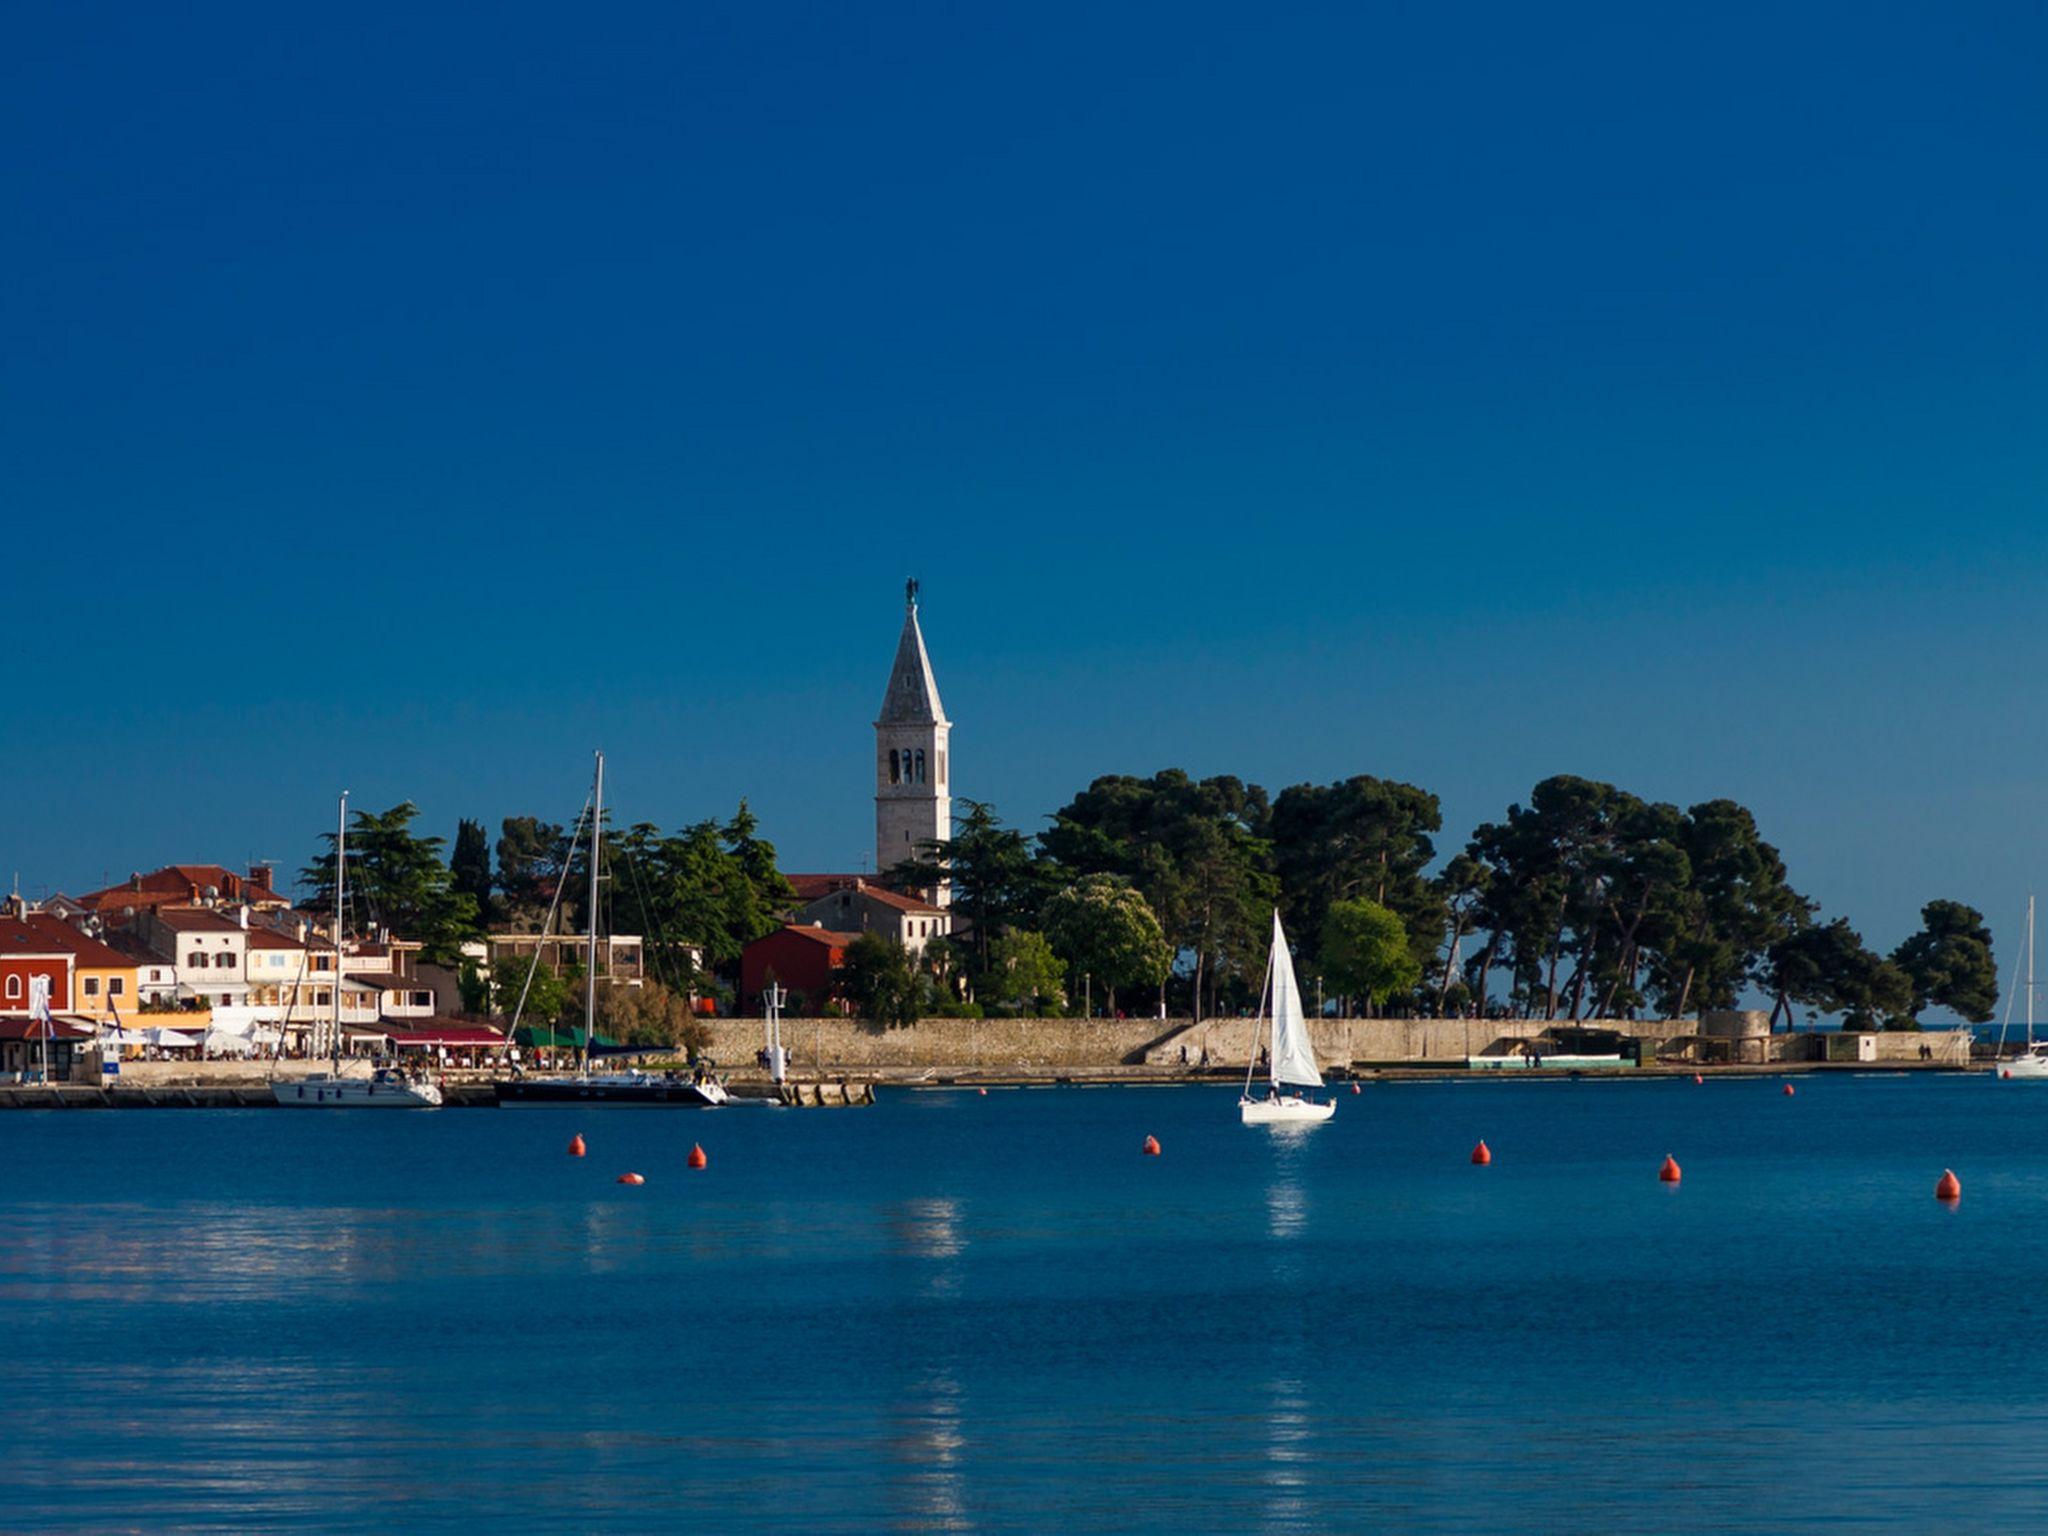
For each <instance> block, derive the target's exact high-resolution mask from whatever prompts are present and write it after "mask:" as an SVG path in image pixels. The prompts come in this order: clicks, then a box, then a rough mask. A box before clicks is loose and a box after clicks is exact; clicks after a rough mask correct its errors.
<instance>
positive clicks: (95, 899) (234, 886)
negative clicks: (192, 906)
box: [76, 864, 287, 912]
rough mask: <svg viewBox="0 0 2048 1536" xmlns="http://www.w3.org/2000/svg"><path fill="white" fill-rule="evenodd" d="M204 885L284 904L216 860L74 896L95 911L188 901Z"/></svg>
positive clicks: (227, 895) (229, 895) (225, 895)
mask: <svg viewBox="0 0 2048 1536" xmlns="http://www.w3.org/2000/svg"><path fill="white" fill-rule="evenodd" d="M208 886H211V887H212V888H213V889H214V890H215V891H216V892H218V893H219V896H220V898H221V899H222V900H224V901H227V900H233V899H235V898H236V897H242V898H246V899H247V900H249V901H251V902H255V903H259V904H262V905H266V906H267V905H270V904H273V903H275V904H276V905H278V906H284V905H286V904H287V903H286V901H285V898H284V897H282V896H280V895H278V894H277V892H276V891H275V890H273V889H271V888H270V887H268V886H265V885H258V884H256V883H254V882H253V881H251V880H250V879H249V878H248V877H247V876H246V875H238V874H236V873H235V872H234V871H233V870H232V869H228V868H226V867H224V866H223V865H219V864H166V865H165V866H164V867H163V868H162V869H154V870H151V871H150V872H149V873H148V874H146V875H142V874H137V875H130V876H129V877H128V879H127V880H125V881H123V882H122V883H121V884H120V885H110V886H108V887H107V888H106V889H105V890H103V891H90V892H88V893H87V894H85V895H83V896H80V897H77V898H76V900H77V901H78V903H79V904H80V905H81V906H86V907H91V908H92V909H93V910H94V911H96V912H118V911H119V910H120V909H121V908H123V907H156V906H163V905H165V904H167V903H169V902H184V901H190V900H192V899H193V897H194V896H195V895H200V896H203V895H205V893H206V889H207V887H208Z"/></svg>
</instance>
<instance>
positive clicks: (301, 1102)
mask: <svg viewBox="0 0 2048 1536" xmlns="http://www.w3.org/2000/svg"><path fill="white" fill-rule="evenodd" d="M347 890H348V791H346V790H343V791H342V795H341V818H340V823H339V825H338V826H337V827H336V828H335V833H334V984H333V986H332V987H331V988H330V989H329V990H330V991H331V992H332V994H333V999H334V1014H333V1017H332V1019H331V1020H330V1021H329V1024H328V1029H329V1032H330V1034H331V1035H332V1037H333V1038H332V1041H331V1046H330V1049H331V1052H332V1054H331V1057H330V1062H329V1068H328V1070H327V1071H325V1072H315V1073H314V1074H313V1075H312V1076H310V1077H304V1078H298V1079H295V1080H293V1081H291V1082H283V1081H280V1080H277V1079H273V1080H272V1081H271V1084H270V1092H271V1094H272V1096H273V1097H274V1098H275V1099H276V1100H277V1102H278V1104H279V1105H280V1106H281V1107H283V1108H285V1109H438V1108H440V1106H441V1090H440V1089H439V1088H438V1087H437V1086H435V1085H434V1084H433V1083H430V1082H428V1081H427V1079H426V1077H425V1075H424V1074H420V1073H413V1072H407V1071H406V1070H404V1069H403V1068H401V1067H379V1068H378V1069H377V1070H376V1071H374V1072H372V1073H371V1074H370V1075H369V1076H368V1077H346V1076H344V1075H343V1074H342V1070H341V984H342V968H341V956H342V938H341V931H342V914H343V910H344V908H343V903H344V900H345V897H346V893H347Z"/></svg>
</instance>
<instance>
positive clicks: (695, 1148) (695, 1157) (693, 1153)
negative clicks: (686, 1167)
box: [690, 1141, 711, 1168]
mask: <svg viewBox="0 0 2048 1536" xmlns="http://www.w3.org/2000/svg"><path fill="white" fill-rule="evenodd" d="M710 1165H711V1159H710V1158H708V1157H706V1156H705V1155H704V1149H703V1148H702V1147H700V1146H699V1145H697V1143H695V1142H694V1141H693V1142H691V1143H690V1166H691V1167H692V1168H707V1167H709V1166H710Z"/></svg>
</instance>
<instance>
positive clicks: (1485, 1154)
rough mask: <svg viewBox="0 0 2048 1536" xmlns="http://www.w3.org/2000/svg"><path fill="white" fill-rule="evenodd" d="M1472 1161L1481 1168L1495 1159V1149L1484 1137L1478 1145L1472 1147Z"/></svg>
mask: <svg viewBox="0 0 2048 1536" xmlns="http://www.w3.org/2000/svg"><path fill="white" fill-rule="evenodd" d="M1472 1161H1473V1162H1474V1163H1476V1164H1477V1165H1478V1166H1479V1167H1481V1168H1484V1167H1485V1166H1486V1165H1487V1164H1488V1163H1490V1162H1492V1161H1493V1149H1492V1148H1491V1147H1489V1146H1488V1145H1487V1144H1486V1142H1485V1141H1484V1139H1482V1140H1481V1141H1480V1143H1479V1145H1478V1146H1476V1147H1474V1148H1473V1149H1472Z"/></svg>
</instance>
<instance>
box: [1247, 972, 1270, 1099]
mask: <svg viewBox="0 0 2048 1536" xmlns="http://www.w3.org/2000/svg"><path fill="white" fill-rule="evenodd" d="M1272 981H1273V951H1272V950H1271V949H1268V950H1267V951H1266V974H1265V975H1264V976H1262V977H1260V978H1259V1016H1258V1018H1257V1019H1256V1020H1254V1021H1253V1023H1252V1043H1251V1044H1250V1045H1249V1046H1248V1047H1246V1049H1245V1054H1244V1096H1245V1097H1246V1098H1250V1097H1251V1096H1252V1069H1253V1068H1254V1067H1256V1066H1257V1065H1258V1064H1259V1031H1260V1029H1261V1028H1262V1027H1263V1026H1264V1024H1265V1022H1266V989H1267V988H1268V987H1269V986H1270V985H1271V984H1272Z"/></svg>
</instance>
